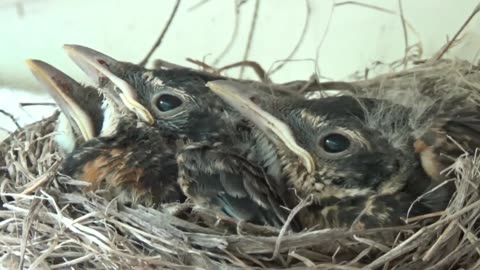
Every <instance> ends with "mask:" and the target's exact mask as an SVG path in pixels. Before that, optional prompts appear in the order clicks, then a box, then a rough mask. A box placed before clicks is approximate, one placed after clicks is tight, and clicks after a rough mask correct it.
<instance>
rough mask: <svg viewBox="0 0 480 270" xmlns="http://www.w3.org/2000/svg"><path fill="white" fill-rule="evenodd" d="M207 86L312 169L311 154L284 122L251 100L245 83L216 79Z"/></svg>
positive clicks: (250, 92)
mask: <svg viewBox="0 0 480 270" xmlns="http://www.w3.org/2000/svg"><path fill="white" fill-rule="evenodd" d="M207 87H209V88H210V89H211V90H212V91H213V92H214V93H215V94H217V95H218V96H219V97H220V98H222V99H223V100H224V101H225V102H226V103H227V104H229V105H230V106H232V107H233V108H234V109H236V110H237V111H238V112H239V113H240V114H242V115H243V116H244V117H245V118H247V119H248V120H250V121H251V122H252V123H254V124H255V125H256V126H257V127H258V128H259V129H260V130H262V131H263V132H264V133H265V134H266V135H267V136H269V137H272V135H273V136H275V137H276V138H278V139H279V140H280V142H281V143H283V144H284V145H285V146H286V147H287V148H288V149H290V151H292V152H293V153H294V154H295V155H296V156H298V158H299V159H300V160H301V161H302V163H303V164H304V166H305V168H306V170H307V171H308V172H309V173H312V172H313V171H314V169H315V163H314V162H313V158H312V156H311V155H310V154H309V153H308V152H307V151H306V150H305V149H304V148H302V147H300V146H299V145H298V144H297V142H296V141H295V137H294V136H293V132H292V130H291V129H290V128H289V127H288V126H287V125H286V124H285V123H284V122H282V121H280V120H279V119H278V118H276V117H274V116H273V115H272V114H270V113H268V112H267V111H265V110H263V109H262V108H261V107H260V106H259V105H257V104H255V103H254V102H253V101H252V99H253V98H255V96H254V95H252V91H248V89H246V86H245V85H243V84H241V83H239V82H234V81H228V80H218V81H210V82H208V83H207ZM257 94H258V93H257Z"/></svg>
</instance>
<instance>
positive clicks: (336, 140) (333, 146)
mask: <svg viewBox="0 0 480 270" xmlns="http://www.w3.org/2000/svg"><path fill="white" fill-rule="evenodd" d="M321 144H322V147H323V149H324V150H325V152H327V153H332V154H336V153H341V152H343V151H345V150H347V149H348V148H349V147H350V140H349V139H348V138H347V137H345V136H344V135H341V134H338V133H332V134H329V135H327V136H325V137H324V138H323V139H322V142H321Z"/></svg>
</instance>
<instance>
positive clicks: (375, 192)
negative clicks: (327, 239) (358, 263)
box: [207, 81, 480, 228]
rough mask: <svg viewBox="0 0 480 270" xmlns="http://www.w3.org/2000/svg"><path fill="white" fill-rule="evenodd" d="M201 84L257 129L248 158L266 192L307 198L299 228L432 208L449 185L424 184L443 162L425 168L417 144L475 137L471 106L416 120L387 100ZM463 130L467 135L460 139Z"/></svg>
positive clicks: (446, 195)
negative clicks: (261, 174) (281, 94)
mask: <svg viewBox="0 0 480 270" xmlns="http://www.w3.org/2000/svg"><path fill="white" fill-rule="evenodd" d="M207 85H208V86H209V87H210V88H211V89H212V90H213V92H215V93H216V94H218V95H219V96H220V97H221V98H222V99H223V100H224V101H225V102H227V103H228V104H230V106H232V107H233V108H235V109H236V110H238V112H239V113H240V114H241V115H242V116H243V117H246V118H247V119H249V120H250V121H251V123H252V124H254V126H255V127H256V128H255V129H252V131H253V137H254V143H253V144H252V148H251V149H252V152H253V153H252V154H250V156H253V157H254V160H255V162H256V163H257V164H261V165H262V167H263V168H264V170H265V171H266V172H267V173H268V175H270V176H272V177H271V179H273V181H274V184H273V185H272V184H270V186H274V187H275V188H276V189H277V190H278V191H275V192H279V193H280V194H281V195H280V196H283V197H285V198H287V201H288V202H287V204H288V205H289V206H290V207H292V206H294V205H295V204H296V203H298V199H297V198H298V197H299V198H307V197H309V196H311V197H312V198H313V204H312V205H310V206H308V207H306V208H304V209H303V210H302V211H301V212H300V213H299V215H298V218H299V221H300V223H301V225H302V226H304V227H312V226H321V227H348V226H355V227H357V228H367V227H378V226H389V225H399V224H401V223H402V221H401V220H402V219H403V218H405V217H406V216H407V214H408V215H409V216H412V215H420V214H425V213H429V212H435V211H440V210H442V209H444V208H445V207H446V206H447V204H448V202H449V200H450V196H451V195H452V193H453V186H452V185H448V184H447V185H444V186H442V188H440V189H438V190H436V191H432V188H433V187H434V186H436V185H438V184H440V183H441V182H439V181H438V178H436V177H435V176H436V175H440V174H441V173H440V172H439V171H438V170H440V169H441V168H443V166H446V165H447V164H446V163H442V164H445V165H443V166H436V167H431V166H430V167H429V165H430V164H429V163H432V162H436V161H438V158H439V155H438V154H436V153H435V155H431V156H429V157H428V158H425V157H422V151H426V150H425V149H422V148H421V147H420V146H419V144H420V143H419V141H421V142H425V145H426V146H422V147H424V148H427V149H428V147H436V148H434V149H436V150H437V151H439V152H443V153H445V154H446V155H453V154H454V153H456V150H455V151H454V150H452V149H455V147H454V144H453V143H451V144H450V143H447V141H448V140H446V138H444V137H446V134H448V135H450V136H452V137H453V138H455V139H457V140H460V141H463V140H465V141H464V142H461V143H460V145H468V146H469V147H470V148H468V150H470V151H474V147H478V145H479V143H480V140H479V139H478V138H479V136H475V134H478V132H479V131H480V129H479V127H480V125H479V123H480V121H479V120H478V118H477V115H478V109H477V108H476V107H472V108H462V109H457V111H448V110H443V109H442V108H446V107H445V106H439V107H438V108H435V107H432V108H431V109H429V110H425V111H424V113H422V115H421V116H420V117H419V115H417V113H418V111H417V110H415V109H412V108H408V107H405V106H400V105H397V104H393V103H392V102H390V101H386V100H379V99H372V98H355V97H351V96H343V97H331V98H323V99H318V100H305V99H296V98H288V99H287V98H278V99H262V98H260V97H258V96H257V97H254V96H249V95H247V94H245V92H244V91H243V87H245V86H243V85H241V84H238V83H235V82H231V81H215V82H209V83H208V84H207ZM433 106H436V105H433ZM447 115H448V117H447V118H445V116H447ZM445 119H448V120H445ZM419 131H422V132H419ZM465 134H470V136H469V137H468V138H466V139H464V137H465ZM432 142H442V143H443V145H442V144H441V143H437V144H435V143H432ZM418 153H420V155H419V154H418ZM451 162H452V161H451ZM450 164H451V163H450ZM223 189H224V187H221V186H219V187H218V188H217V191H218V192H219V193H221V192H223ZM285 190H289V192H285ZM292 190H294V192H292ZM428 191H432V192H428ZM425 192H428V193H427V195H426V196H423V197H419V196H420V195H422V194H423V193H425ZM297 196H298V197H297Z"/></svg>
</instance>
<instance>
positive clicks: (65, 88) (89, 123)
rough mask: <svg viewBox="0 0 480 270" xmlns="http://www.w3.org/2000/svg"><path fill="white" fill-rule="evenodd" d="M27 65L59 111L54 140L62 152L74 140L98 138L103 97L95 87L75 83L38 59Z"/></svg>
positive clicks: (69, 149) (101, 118)
mask: <svg viewBox="0 0 480 270" xmlns="http://www.w3.org/2000/svg"><path fill="white" fill-rule="evenodd" d="M27 65H28V67H29V68H30V70H31V71H32V73H33V75H34V76H35V77H36V78H37V80H38V81H39V82H40V83H41V84H42V85H43V87H44V89H45V90H46V91H47V92H48V94H49V95H50V96H51V97H52V98H53V100H54V101H55V102H56V103H57V105H58V107H59V108H60V110H61V112H62V114H61V116H60V118H59V121H58V125H57V135H56V141H57V144H58V145H59V146H60V147H61V148H64V149H63V150H65V151H67V152H70V151H71V150H72V149H73V147H74V145H75V144H76V142H77V141H83V142H85V141H88V140H90V139H93V138H94V137H97V136H98V135H100V133H101V132H102V129H103V128H104V127H106V125H105V123H104V120H105V117H104V111H103V108H102V104H103V98H102V96H101V95H100V93H99V92H98V91H97V89H96V88H94V87H91V86H85V85H82V84H80V83H78V82H77V81H75V80H74V79H72V78H71V77H70V76H68V75H67V74H65V73H63V72H62V71H60V70H58V69H57V68H55V67H53V66H52V65H50V64H48V63H45V62H43V61H41V60H35V59H29V60H27Z"/></svg>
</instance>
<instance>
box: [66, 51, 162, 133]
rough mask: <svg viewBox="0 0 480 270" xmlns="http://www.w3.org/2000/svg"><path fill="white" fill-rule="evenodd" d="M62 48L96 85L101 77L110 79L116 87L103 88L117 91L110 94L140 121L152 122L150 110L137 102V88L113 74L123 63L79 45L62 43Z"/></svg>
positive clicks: (100, 80) (99, 82)
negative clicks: (119, 100) (118, 98)
mask: <svg viewBox="0 0 480 270" xmlns="http://www.w3.org/2000/svg"><path fill="white" fill-rule="evenodd" d="M63 48H64V49H65V51H66V52H67V54H68V55H69V56H70V58H71V59H72V60H73V61H74V62H75V63H76V64H77V65H78V66H79V67H80V68H81V69H82V70H83V71H84V72H85V73H86V74H87V75H88V76H89V77H90V78H92V79H93V80H94V81H95V82H96V83H97V84H98V85H100V84H101V82H102V79H108V80H110V81H111V82H112V83H113V84H114V85H115V86H116V87H114V89H103V90H106V91H118V90H117V88H118V89H119V90H120V91H119V92H118V93H116V92H115V93H112V95H118V96H119V97H120V99H121V101H122V102H123V104H124V105H125V106H126V107H127V108H128V109H129V110H130V111H132V112H134V113H135V114H136V115H137V117H139V118H140V119H141V120H142V121H144V122H146V123H148V124H150V125H151V124H153V122H154V119H153V116H152V115H151V114H150V112H149V111H148V110H147V108H145V107H144V106H143V105H142V104H140V103H139V102H138V97H137V92H138V91H137V90H136V89H135V88H134V87H132V86H131V85H130V84H128V83H127V82H126V81H124V80H122V79H121V78H119V77H118V76H116V75H115V73H116V72H115V71H119V70H121V68H122V66H123V64H122V63H121V62H119V61H117V60H115V59H113V58H111V57H110V56H108V55H105V54H103V53H101V52H97V51H95V50H93V49H90V48H87V47H84V46H80V45H68V44H67V45H64V46H63Z"/></svg>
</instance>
